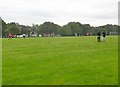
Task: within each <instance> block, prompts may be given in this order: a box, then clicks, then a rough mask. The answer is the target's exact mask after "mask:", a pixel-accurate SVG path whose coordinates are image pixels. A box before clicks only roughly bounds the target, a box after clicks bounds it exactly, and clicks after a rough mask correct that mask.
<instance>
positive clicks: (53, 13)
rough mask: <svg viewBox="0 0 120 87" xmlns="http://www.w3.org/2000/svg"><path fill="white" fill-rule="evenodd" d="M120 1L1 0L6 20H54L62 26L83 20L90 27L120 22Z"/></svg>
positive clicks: (0, 14)
mask: <svg viewBox="0 0 120 87" xmlns="http://www.w3.org/2000/svg"><path fill="white" fill-rule="evenodd" d="M118 1H119V0H0V16H1V18H2V19H3V20H4V21H5V22H7V23H8V22H18V23H20V24H25V25H32V24H42V23H43V22H46V21H51V22H54V23H56V24H59V25H65V24H67V23H68V22H73V21H75V22H80V23H82V24H90V25H91V26H100V25H105V24H118Z"/></svg>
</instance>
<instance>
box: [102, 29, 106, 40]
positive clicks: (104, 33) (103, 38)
mask: <svg viewBox="0 0 120 87" xmlns="http://www.w3.org/2000/svg"><path fill="white" fill-rule="evenodd" d="M105 36H106V31H105V30H104V31H103V32H102V41H103V42H105Z"/></svg>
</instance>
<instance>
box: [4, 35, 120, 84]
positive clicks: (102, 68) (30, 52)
mask: <svg viewBox="0 0 120 87" xmlns="http://www.w3.org/2000/svg"><path fill="white" fill-rule="evenodd" d="M2 54H3V76H2V77H3V80H2V81H3V82H2V83H3V85H108V84H109V85H116V84H118V37H117V36H108V37H107V38H106V42H100V43H98V42H97V41H96V37H93V36H91V37H56V38H25V39H24V38H16V39H12V40H8V39H3V51H2Z"/></svg>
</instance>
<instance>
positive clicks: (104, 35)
mask: <svg viewBox="0 0 120 87" xmlns="http://www.w3.org/2000/svg"><path fill="white" fill-rule="evenodd" d="M101 34H102V42H105V37H106V31H105V30H104V31H103V32H102V33H101V32H100V31H98V33H97V36H98V37H97V41H98V42H101Z"/></svg>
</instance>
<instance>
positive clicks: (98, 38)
mask: <svg viewBox="0 0 120 87" xmlns="http://www.w3.org/2000/svg"><path fill="white" fill-rule="evenodd" d="M97 36H98V37H97V41H98V42H100V36H101V34H100V31H98V33H97Z"/></svg>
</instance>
